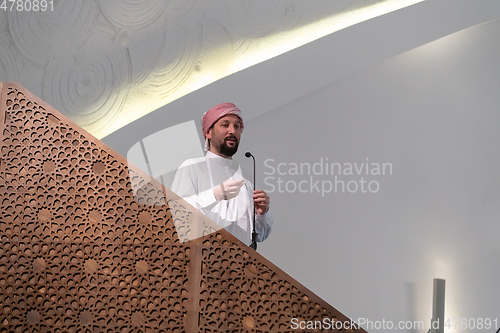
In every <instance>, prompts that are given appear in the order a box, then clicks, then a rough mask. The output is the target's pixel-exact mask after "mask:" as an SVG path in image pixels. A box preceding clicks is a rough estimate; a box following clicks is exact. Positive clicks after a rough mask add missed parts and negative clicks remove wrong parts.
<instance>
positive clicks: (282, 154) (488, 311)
mask: <svg viewBox="0 0 500 333" xmlns="http://www.w3.org/2000/svg"><path fill="white" fill-rule="evenodd" d="M438 3H439V6H438V5H437V4H438ZM443 3H446V5H443ZM486 3H487V2H484V3H483V4H486ZM476 4H477V2H474V3H472V2H465V1H462V2H460V1H457V2H443V1H441V2H438V1H429V2H427V1H426V2H425V3H423V4H422V5H417V6H413V7H412V8H409V9H407V10H406V11H405V10H403V11H401V12H400V13H394V14H389V15H387V16H386V17H384V18H380V19H374V20H372V21H370V22H366V23H364V24H362V25H360V26H356V27H353V28H351V29H348V30H349V31H347V30H346V31H342V32H339V33H337V34H334V35H332V36H328V38H324V39H322V40H319V41H317V42H314V43H312V44H314V45H306V46H304V47H302V48H300V49H298V50H295V51H292V52H290V53H288V54H285V55H283V56H280V57H278V58H275V59H272V60H270V61H268V62H266V63H263V64H261V65H259V66H255V67H252V68H249V69H247V70H245V71H243V72H240V73H237V74H235V75H232V76H230V77H228V78H226V79H224V80H221V81H218V82H216V83H215V84H213V85H211V86H208V87H206V88H204V89H202V90H200V91H197V92H195V93H192V94H191V95H188V96H186V97H185V98H183V99H181V100H178V101H176V102H174V103H172V104H170V105H168V106H166V107H164V108H162V109H160V110H159V111H157V112H155V113H153V114H151V115H149V116H147V117H144V118H142V119H140V120H138V121H136V122H135V123H133V124H132V125H130V126H128V127H125V128H124V129H123V130H122V131H118V132H116V133H114V134H113V135H111V136H109V137H107V138H105V139H104V140H103V141H104V142H105V143H108V144H109V145H111V146H112V147H113V148H115V149H117V150H118V151H121V152H122V153H123V154H124V155H126V151H127V150H128V148H130V147H131V146H132V144H133V143H135V142H137V140H140V139H141V138H143V137H146V136H147V135H149V134H153V133H155V132H156V131H159V130H161V129H162V128H165V127H168V126H172V125H175V124H177V123H180V122H183V121H187V120H191V119H195V120H196V121H198V119H199V116H200V114H201V113H202V112H203V111H204V110H206V109H207V108H209V107H211V106H212V105H214V104H216V103H219V102H222V101H226V100H228V101H234V102H235V103H236V104H237V105H238V106H240V108H242V110H243V112H244V114H246V115H247V116H248V118H247V119H248V121H247V122H246V123H245V131H244V133H243V141H242V144H241V148H240V153H239V156H240V157H239V158H240V160H241V161H242V162H244V157H242V153H243V152H245V151H246V150H247V149H249V150H251V151H252V152H253V153H254V155H255V156H256V157H257V158H258V160H259V161H260V162H259V165H258V168H259V172H258V177H259V182H260V186H261V187H263V188H264V189H265V190H269V189H270V187H269V186H268V185H265V184H264V182H263V181H264V177H265V176H266V175H265V174H264V172H267V171H270V170H269V168H266V167H265V165H264V161H265V160H266V159H274V160H275V162H274V165H277V164H278V163H280V162H283V163H290V162H297V163H300V162H304V163H310V164H314V163H316V162H318V161H319V160H320V158H322V157H323V159H326V158H328V159H329V161H330V162H340V163H360V162H366V158H368V159H369V162H378V163H387V162H389V163H392V166H393V173H392V175H385V176H366V177H365V179H368V180H370V181H371V180H376V181H378V183H379V185H380V189H379V191H378V192H377V193H373V194H371V193H359V192H358V193H329V194H326V195H325V196H324V197H322V196H321V194H318V193H298V192H296V193H277V192H274V193H271V198H272V209H273V214H274V216H275V220H276V224H275V229H274V231H273V234H272V235H271V238H270V239H269V240H268V241H266V242H265V243H263V244H262V245H261V246H260V247H259V251H260V252H261V253H262V254H263V255H264V256H266V257H267V258H269V259H270V260H271V261H273V262H274V263H276V264H277V265H278V266H279V267H281V268H283V269H284V270H285V271H286V272H288V273H289V274H290V275H291V276H293V277H294V278H296V279H297V280H298V281H299V282H301V283H303V284H304V285H305V286H307V287H308V288H310V289H311V290H312V291H314V292H315V293H317V294H318V295H319V296H320V297H322V298H324V299H325V300H326V301H328V302H329V303H331V304H332V305H333V306H335V307H336V308H338V309H339V310H340V311H342V312H344V313H345V314H346V315H348V316H351V317H353V318H369V319H370V320H372V321H381V320H382V319H385V320H392V321H395V322H397V321H399V320H422V321H425V323H426V324H428V322H429V321H430V317H431V296H432V279H433V278H444V279H446V282H447V290H446V302H447V303H446V305H447V308H446V317H448V318H487V317H489V318H495V317H499V314H498V309H499V308H500V292H499V290H498V288H496V286H497V281H498V279H499V278H500V272H499V270H498V269H497V268H496V265H497V262H496V261H497V260H495V259H497V258H498V256H499V254H500V251H499V250H500V245H498V244H499V243H498V242H497V241H496V239H497V236H498V234H499V231H500V227H499V225H498V222H497V221H498V220H499V218H500V209H499V208H498V201H499V200H498V199H499V197H500V186H499V184H500V173H499V172H498V170H500V168H499V167H500V156H499V153H498V148H497V146H496V144H497V142H499V139H500V126H499V125H500V113H499V112H498V105H500V103H499V102H500V97H499V94H498V91H500V61H499V57H498V55H499V54H500V45H499V44H498V42H497V41H498V40H500V20H495V21H492V22H489V23H486V24H479V23H481V22H484V21H486V20H488V19H493V18H498V17H500V9H499V8H498V2H496V3H494V2H489V6H490V7H488V6H486V5H485V6H486V7H481V8H480V6H477V7H474V6H476ZM433 6H435V7H433ZM447 6H448V7H447ZM456 6H458V7H456ZM460 6H462V7H460ZM468 6H469V7H468ZM457 8H458V9H457ZM472 9H473V10H472ZM427 10H429V11H427ZM453 10H456V12H452V11H453ZM481 10H485V12H483V13H482V14H481V15H480V14H479V12H481ZM440 11H442V12H440ZM450 12H451V13H450ZM486 12H487V13H486ZM447 15H450V16H447ZM451 22H453V23H451ZM476 24H478V25H476ZM429 26H432V28H429ZM452 26H453V27H452ZM469 26H472V28H469V29H467V30H464V31H460V32H456V33H454V34H451V35H449V36H447V35H448V34H450V33H453V32H455V31H458V30H460V29H462V28H467V27H469ZM425 27H427V28H428V29H425ZM402 30H404V31H405V32H404V33H401V31H402ZM380 31H385V32H384V33H381V34H377V33H376V32H380ZM390 31H398V32H399V33H398V34H396V35H394V37H393V35H391V34H390ZM411 35H416V37H411V38H410V36H411ZM445 36H446V37H445ZM441 37H442V38H441ZM370 41H371V43H370ZM427 42H430V43H428V44H425V43H427ZM349 43H351V44H349ZM422 44H425V45H422ZM349 45H351V46H349ZM420 45H422V46H420ZM339 47H340V48H341V51H339V49H338V48H339ZM311 50H313V52H311ZM314 51H316V52H314ZM322 51H323V52H322ZM358 52H361V53H358ZM398 53H400V54H398ZM339 57H340V58H342V57H343V58H344V59H345V62H344V63H345V64H346V65H345V66H342V64H343V63H337V62H335V60H336V59H339ZM332 59H333V60H332ZM329 61H332V62H329ZM315 78H317V80H316V79H315ZM269 85H271V87H270V86H269ZM181 110H182V112H179V111H181ZM274 176H275V177H277V176H278V175H276V174H275V175H274ZM281 177H282V179H283V180H285V181H294V182H298V181H300V180H303V179H308V177H302V178H301V177H299V176H294V175H282V176H281ZM314 177H315V180H319V181H327V180H330V181H331V180H332V177H331V176H330V175H317V176H314ZM350 179H359V176H353V177H350V178H349V177H343V180H344V181H348V180H350ZM268 181H269V180H268ZM499 320H500V318H499ZM494 329H495V328H493V327H492V329H490V330H489V331H494ZM371 331H373V330H371ZM408 331H411V330H408ZM425 331H427V329H425V330H420V332H425ZM451 331H454V332H474V331H477V332H479V331H481V332H485V330H462V329H460V328H457V329H456V330H450V332H451Z"/></svg>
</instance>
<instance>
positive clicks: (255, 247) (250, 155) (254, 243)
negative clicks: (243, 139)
mask: <svg viewBox="0 0 500 333" xmlns="http://www.w3.org/2000/svg"><path fill="white" fill-rule="evenodd" d="M245 157H247V158H250V157H251V158H253V190H254V191H255V157H254V156H253V155H252V153H250V152H249V151H247V152H246V153H245ZM252 200H253V199H252ZM255 212H256V210H255V203H254V205H253V227H252V229H253V230H252V244H250V247H251V248H252V249H254V250H257V232H256V231H255Z"/></svg>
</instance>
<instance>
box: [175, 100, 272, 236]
mask: <svg viewBox="0 0 500 333" xmlns="http://www.w3.org/2000/svg"><path fill="white" fill-rule="evenodd" d="M201 122H202V129H203V134H204V137H205V150H208V152H207V154H206V155H205V157H201V158H195V159H189V160H187V161H185V162H184V163H182V164H181V166H180V167H179V169H178V170H177V172H176V174H175V178H174V181H173V183H172V188H171V189H172V191H173V192H175V193H176V194H177V195H179V196H180V197H182V198H183V199H184V200H186V201H187V202H188V203H190V204H191V205H193V206H194V207H195V208H196V209H198V210H199V211H200V212H202V213H203V214H205V215H206V216H207V217H209V218H210V219H211V220H213V221H214V222H216V223H217V224H219V225H220V226H221V227H223V228H225V229H226V230H227V231H229V232H230V233H232V234H233V235H234V236H236V237H237V238H238V239H240V240H241V241H242V242H243V243H245V244H247V245H251V243H252V231H253V228H252V224H253V222H252V221H253V211H254V206H255V211H256V219H255V231H256V233H257V235H256V241H257V242H262V241H264V240H265V239H266V238H267V237H268V236H269V234H270V233H271V229H272V225H273V221H272V219H271V213H270V212H269V196H268V195H267V194H266V192H264V191H263V190H255V191H253V190H252V184H251V183H250V181H248V180H247V179H246V178H245V177H243V174H242V172H241V168H240V166H239V164H238V162H236V161H234V160H233V159H232V156H233V155H234V154H235V153H236V151H237V150H238V144H239V141H240V137H241V133H242V131H243V120H242V117H241V111H240V110H239V109H238V108H237V107H236V106H235V105H234V104H232V103H223V104H219V105H217V106H215V107H213V108H211V109H210V110H208V111H207V112H205V114H204V115H203V117H202V119H201Z"/></svg>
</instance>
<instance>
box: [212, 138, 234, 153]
mask: <svg viewBox="0 0 500 333" xmlns="http://www.w3.org/2000/svg"><path fill="white" fill-rule="evenodd" d="M238 144H239V142H238V140H236V138H235V144H234V146H233V147H230V146H228V145H227V139H226V140H224V141H223V142H222V143H221V144H220V145H219V146H218V147H215V148H216V149H217V151H218V152H219V153H220V154H221V155H224V156H227V157H231V156H233V155H234V154H236V152H237V151H238Z"/></svg>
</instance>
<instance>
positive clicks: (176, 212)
mask: <svg viewBox="0 0 500 333" xmlns="http://www.w3.org/2000/svg"><path fill="white" fill-rule="evenodd" d="M0 117H1V118H0V140H1V142H0V150H1V155H0V157H1V158H0V200H1V203H2V204H1V211H0V332H59V333H66V332H109V333H111V332H112V333H115V332H123V333H130V332H290V331H291V328H290V327H291V319H292V318H302V319H304V320H322V318H325V317H328V318H337V319H338V320H342V321H344V320H347V318H346V317H345V316H343V315H342V314H341V313H339V312H338V311H337V310H335V309H334V308H332V307H331V306H330V305H328V304H327V303H325V302H324V301H322V300H321V299H320V298H318V297H317V296H315V295H314V294H313V293H311V292H310V291H309V290H307V289H306V288H304V287H303V286H301V285H300V284H299V283H297V282H296V281H295V280H293V279H292V278H290V277H289V276H288V275H287V274H285V273H284V272H283V271H281V270H280V269H279V268H277V267H276V266H274V265H273V264H272V263H270V262H269V261H267V260H266V259H264V258H263V257H261V256H260V255H259V254H258V253H257V252H255V251H254V250H252V249H250V248H249V247H247V246H245V245H243V244H241V243H240V242H239V241H238V240H237V239H236V238H234V237H233V236H232V235H231V234H229V233H227V232H226V231H225V230H219V231H217V232H214V233H209V232H210V231H212V230H210V228H211V227H210V223H211V221H209V220H208V221H207V219H204V217H200V216H199V215H201V214H198V213H197V212H196V211H195V210H194V209H193V208H192V207H191V206H189V205H188V204H187V203H185V202H184V201H182V200H180V199H179V198H178V197H176V196H175V195H174V194H172V193H171V192H169V191H168V190H166V189H165V188H163V187H162V186H161V185H159V184H158V183H156V182H155V181H154V180H151V179H149V178H148V176H147V175H145V174H144V173H142V172H141V171H140V170H132V168H133V167H130V166H128V164H127V161H126V160H125V159H124V158H123V157H121V156H119V155H118V154H116V153H115V152H113V151H112V150H111V149H109V148H108V147H107V146H105V145H104V144H102V143H101V142H100V141H98V140H97V139H95V138H93V137H92V136H91V135H90V134H88V133H87V132H86V131H84V130H83V129H81V128H80V127H78V126H77V125H75V124H74V123H72V122H71V121H70V120H68V119H67V118H65V117H64V116H62V115H61V114H60V113H58V112H57V111H55V110H54V109H52V108H51V107H50V106H48V105H46V104H45V103H44V102H42V101H41V100H39V99H38V98H36V97H34V96H32V95H31V94H30V93H29V92H28V91H26V90H25V89H23V88H22V87H20V86H18V85H15V84H3V85H2V86H0ZM133 183H134V184H139V185H141V188H140V190H138V191H137V190H134V189H133V188H132V187H133ZM193 219H194V220H197V221H198V222H200V221H201V224H199V223H198V225H201V227H193V225H194V224H192V223H190V221H191V220H193ZM196 228H198V230H194V229H196ZM189 232H197V233H202V234H206V236H204V237H201V238H198V239H196V240H193V241H189V242H183V241H182V239H183V237H184V236H183V235H185V234H186V233H189ZM341 331H351V330H350V329H347V330H346V329H343V330H341ZM356 331H359V332H363V331H362V330H356Z"/></svg>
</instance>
